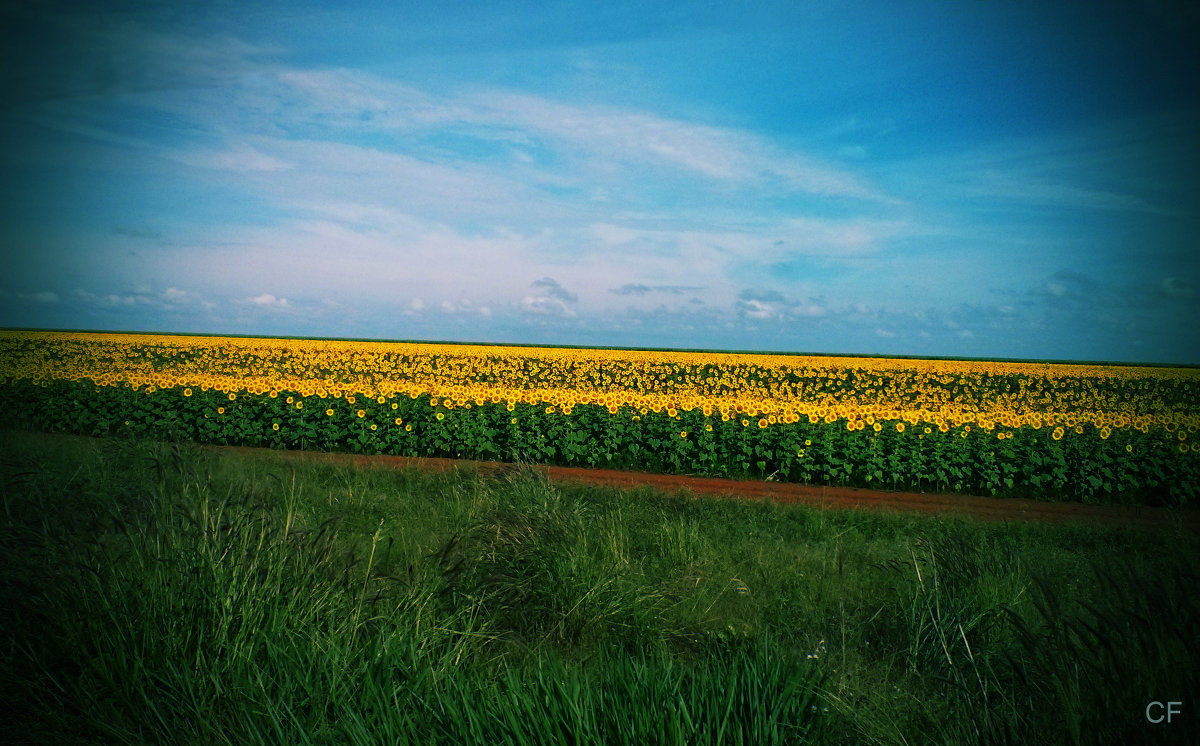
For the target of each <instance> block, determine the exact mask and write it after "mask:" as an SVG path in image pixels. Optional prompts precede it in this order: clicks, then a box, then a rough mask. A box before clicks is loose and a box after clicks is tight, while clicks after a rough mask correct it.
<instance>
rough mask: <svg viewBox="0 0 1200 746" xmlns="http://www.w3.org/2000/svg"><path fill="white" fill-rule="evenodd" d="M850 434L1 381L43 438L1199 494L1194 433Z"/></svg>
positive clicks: (1155, 500)
mask: <svg viewBox="0 0 1200 746" xmlns="http://www.w3.org/2000/svg"><path fill="white" fill-rule="evenodd" d="M288 399H292V400H293V401H291V402H289V401H288ZM547 410H549V411H547ZM360 413H361V415H360ZM397 420H398V421H399V424H397ZM743 423H746V424H743ZM847 424H848V423H847V422H846V421H845V420H837V421H834V422H832V423H826V422H820V423H816V424H814V423H810V422H809V421H808V420H803V419H802V420H800V421H799V422H796V423H773V424H770V425H768V426H766V427H760V426H759V423H758V419H757V418H756V417H752V416H747V415H736V416H734V417H732V418H730V419H728V420H723V419H722V418H721V417H719V416H705V415H704V414H703V412H701V411H699V410H692V411H686V412H677V413H675V414H674V415H672V414H671V413H670V412H668V411H666V410H663V411H657V412H656V411H651V410H646V411H634V410H631V409H629V408H627V407H626V408H621V409H620V410H618V411H617V413H616V414H610V413H609V412H608V411H607V410H606V409H604V408H603V407H599V406H594V405H585V404H580V405H575V406H574V407H566V408H564V406H557V407H546V406H533V405H528V404H521V403H517V404H514V405H513V408H512V409H511V410H509V409H508V408H507V407H506V406H505V405H503V404H474V403H472V402H466V403H465V404H462V405H456V404H454V403H453V402H450V401H449V400H431V399H429V398H427V397H424V396H422V397H418V398H412V397H408V396H398V397H395V398H391V399H385V400H384V401H382V402H380V401H378V400H375V399H365V398H358V399H355V400H352V398H345V399H343V398H335V397H329V398H322V397H320V396H310V397H307V398H302V397H301V396H300V395H299V394H298V393H297V392H280V393H279V394H278V396H275V397H271V396H269V395H267V394H262V395H257V396H256V395H252V394H245V393H243V394H239V395H237V396H236V397H235V398H234V399H230V398H229V396H228V395H226V394H222V393H220V392H216V391H212V390H209V391H201V390H196V391H192V390H190V389H189V390H187V392H185V391H183V390H180V389H160V390H155V391H151V392H147V391H145V390H143V391H135V390H132V389H129V388H119V387H101V386H95V385H93V384H91V383H87V382H83V383H76V382H69V381H48V382H44V383H42V384H33V383H29V382H13V383H8V384H4V385H0V425H2V426H7V427H17V428H23V429H31V430H40V431H45V432H69V433H76V434H81V435H108V434H117V435H122V436H127V437H148V438H157V439H162V440H169V441H175V442H189V441H190V442H197V443H208V444H221V445H248V446H260V447H269V448H282V449H306V450H326V451H347V452H352V453H390V454H398V455H404V456H436V457H450V458H467V459H483V460H506V461H511V462H531V463H545V464H558V465H565V466H587V467H602V468H614V469H631V470H641V471H657V472H666V473H676V474H680V473H682V474H703V475H711V476H720V477H735V478H757V479H762V478H768V479H777V480H783V481H793V482H802V483H808V484H827V485H838V486H854V487H870V488H875V489H889V490H903V491H940V492H955V493H967V494H977V495H992V496H1000V497H1029V498H1033V499H1039V500H1056V501H1063V500H1067V501H1082V502H1105V503H1138V504H1149V505H1185V504H1188V503H1191V502H1194V501H1195V500H1196V498H1197V490H1198V489H1200V454H1198V453H1197V452H1196V451H1194V450H1192V448H1191V444H1190V442H1189V441H1188V440H1187V438H1188V437H1189V436H1191V437H1193V439H1194V434H1190V433H1187V432H1186V431H1182V430H1180V431H1170V430H1168V429H1166V428H1156V429H1147V430H1146V431H1145V432H1143V431H1139V430H1137V429H1134V428H1121V429H1117V430H1114V431H1112V433H1111V436H1109V437H1102V434H1101V432H1100V431H1099V430H1097V429H1096V428H1094V427H1092V426H1090V425H1089V426H1087V427H1081V428H1079V429H1080V430H1082V432H1075V431H1069V432H1068V433H1067V434H1066V436H1065V437H1063V438H1062V439H1055V438H1054V437H1053V434H1052V433H1051V432H1050V430H1049V429H1035V428H1032V427H1021V428H1015V429H1012V430H1007V429H1003V428H1001V429H999V430H997V431H985V430H983V429H980V428H978V427H976V428H971V427H970V426H959V427H953V428H950V429H949V431H948V432H945V433H943V432H940V431H939V430H938V429H936V428H925V427H921V426H908V427H905V428H904V429H903V431H900V429H899V428H898V427H897V426H898V425H904V424H905V423H899V422H879V423H876V424H878V425H879V427H880V430H879V431H876V430H875V429H874V428H873V427H872V426H870V425H868V426H866V427H865V428H862V429H853V430H852V429H848V428H847ZM859 424H860V425H861V424H862V423H861V422H860V423H859ZM926 429H930V430H931V431H930V432H928V433H926V432H925V430H926ZM1010 433H1011V434H1010ZM999 434H1005V435H1007V436H1008V437H1005V438H1000V437H998V435H999Z"/></svg>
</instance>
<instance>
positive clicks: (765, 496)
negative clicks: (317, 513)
mask: <svg viewBox="0 0 1200 746" xmlns="http://www.w3.org/2000/svg"><path fill="white" fill-rule="evenodd" d="M216 449H217V450H231V451H238V452H243V453H269V454H272V455H275V456H280V457H284V458H296V459H303V460H315V461H327V462H331V463H337V464H353V465H354V466H359V467H364V466H365V467H384V468H391V469H405V468H409V467H415V468H418V469H422V470H425V471H434V472H441V471H450V470H453V469H455V468H459V467H463V466H471V467H474V468H477V469H478V470H479V471H480V472H481V473H490V472H497V471H506V470H512V469H513V468H514V466H513V465H512V464H506V463H498V462H492V461H460V460H456V459H444V458H410V457H405V456H386V455H375V456H363V455H354V454H344V453H322V452H312V451H273V450H268V449H254V448H239V447H233V446H221V447H216ZM531 468H533V469H535V470H537V471H540V472H542V473H543V474H545V475H546V476H547V478H548V479H549V480H550V481H551V482H557V483H561V484H565V483H572V482H574V483H583V484H589V485H600V486H608V487H618V488H626V489H631V488H638V487H649V488H651V489H655V490H659V491H662V492H665V493H668V494H675V493H678V492H680V491H682V492H684V493H685V494H686V493H690V494H691V495H695V496H711V497H723V498H734V499H746V500H769V501H771V502H775V503H783V504H790V503H802V504H804V505H809V506H812V507H817V508H822V509H831V510H846V509H853V510H889V511H893V512H900V513H920V514H926V515H946V514H950V515H960V516H965V517H969V518H977V519H983V520H990V521H1041V522H1048V523H1093V524H1101V525H1107V526H1129V527H1143V528H1157V529H1172V528H1174V529H1181V530H1184V531H1187V532H1190V533H1196V534H1200V509H1196V508H1161V507H1148V506H1137V505H1088V504H1083V503H1074V502H1058V503H1052V502H1038V501H1035V500H1027V499H1023V498H992V497H977V496H973V495H953V494H944V493H913V492H887V491H879V490H868V489H859V488H855V487H823V486H811V485H802V484H789V483H784V482H768V481H747V480H732V479H717V478H712V477H693V476H684V475H673V474H647V473H642V472H630V471H613V470H608V469H582V468H574V467H564V466H532V467H531Z"/></svg>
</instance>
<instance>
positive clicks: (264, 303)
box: [246, 293, 288, 308]
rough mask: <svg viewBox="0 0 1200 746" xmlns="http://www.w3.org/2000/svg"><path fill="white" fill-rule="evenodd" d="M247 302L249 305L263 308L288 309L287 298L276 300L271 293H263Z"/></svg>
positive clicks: (248, 299)
mask: <svg viewBox="0 0 1200 746" xmlns="http://www.w3.org/2000/svg"><path fill="white" fill-rule="evenodd" d="M246 301H247V302H248V303H252V304H254V305H256V306H261V307H263V308H287V307H288V301H287V298H276V297H275V296H274V295H271V294H270V293H263V294H261V295H256V296H254V297H253V298H247V299H246Z"/></svg>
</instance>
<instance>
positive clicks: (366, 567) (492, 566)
mask: <svg viewBox="0 0 1200 746" xmlns="http://www.w3.org/2000/svg"><path fill="white" fill-rule="evenodd" d="M0 496H2V498H3V509H4V512H3V522H2V531H0V580H2V583H0V607H2V608H4V609H7V610H9V611H8V612H7V623H6V624H5V625H4V631H3V633H2V636H0V639H2V640H3V643H4V644H3V647H2V648H0V650H2V651H3V660H2V661H0V664H2V666H3V671H4V673H3V674H0V696H3V697H4V698H5V700H6V701H7V702H9V703H12V704H15V705H16V707H13V708H11V710H12V711H16V712H19V713H22V714H21V716H20V717H18V718H16V719H13V720H9V721H8V722H7V723H6V724H5V725H3V726H0V737H2V738H3V739H4V740H7V741H13V740H17V739H25V740H31V741H35V742H72V741H74V742H84V743H99V742H103V743H129V744H133V743H159V742H172V743H174V742H180V741H183V742H195V743H322V744H326V743H327V744H345V743H351V744H358V743H363V744H366V743H514V744H519V743H560V742H567V743H756V744H757V743H874V744H902V743H927V742H928V743H946V744H954V743H1032V742H1041V743H1114V744H1115V743H1129V742H1157V743H1161V742H1177V743H1186V742H1190V741H1191V740H1192V738H1191V736H1193V735H1194V730H1193V728H1194V725H1193V724H1194V722H1195V720H1194V714H1190V713H1189V705H1191V706H1194V703H1195V702H1196V697H1195V695H1196V674H1195V672H1194V668H1193V666H1192V665H1191V661H1194V660H1196V659H1197V656H1196V652H1197V651H1196V643H1195V636H1194V635H1193V634H1192V633H1191V632H1192V630H1194V629H1195V623H1196V621H1197V617H1198V614H1197V611H1198V607H1200V603H1198V602H1197V601H1196V598H1195V593H1194V588H1195V587H1196V579H1197V578H1196V574H1197V567H1200V564H1198V563H1197V543H1196V539H1195V537H1193V536H1190V535H1187V534H1183V533H1170V532H1167V533H1157V534H1146V533H1139V532H1134V531H1127V530H1112V529H1101V528H1097V527H1062V526H1059V527H1042V526H1031V525H1024V524H1022V525H993V524H976V523H972V522H969V521H965V520H962V519H930V518H916V517H902V516H896V515H889V514H869V513H834V512H823V511H817V510H813V509H808V508H795V507H789V508H783V507H779V506H772V505H767V504H758V503H737V502H733V501H716V500H696V499H692V498H690V497H688V496H686V495H675V496H667V495H663V494H660V493H655V492H652V491H649V490H645V489H643V490H637V491H632V492H621V491H617V490H611V489H598V488H592V487H583V486H578V487H577V486H570V485H567V486H560V485H552V484H549V483H547V482H546V480H545V478H544V477H542V476H540V475H538V474H536V473H533V472H529V471H525V470H521V469H514V470H512V471H510V472H508V473H504V474H500V475H497V476H491V477H483V476H480V475H478V474H474V473H471V472H470V471H459V472H455V473H452V474H448V475H438V476H432V475H426V474H421V473H418V472H413V471H409V472H394V471H384V470H366V469H360V470H355V469H350V468H346V467H337V466H332V465H329V464H315V463H314V464H297V463H295V462H292V461H283V460H280V459H278V458H272V457H266V458H262V457H258V456H238V455H229V454H220V455H218V454H214V453H211V452H206V451H201V450H198V449H194V448H180V447H171V446H165V445H161V444H154V443H135V442H129V441H120V440H82V439H69V438H50V437H44V436H28V435H15V434H0ZM1154 700H1159V701H1182V702H1184V706H1183V709H1184V713H1183V717H1184V719H1183V720H1180V719H1179V718H1178V717H1177V718H1176V719H1175V721H1174V722H1173V723H1172V724H1170V725H1167V724H1165V723H1164V724H1160V725H1152V724H1150V723H1148V722H1147V721H1146V718H1145V714H1144V713H1145V707H1146V705H1147V704H1148V703H1149V702H1150V701H1154Z"/></svg>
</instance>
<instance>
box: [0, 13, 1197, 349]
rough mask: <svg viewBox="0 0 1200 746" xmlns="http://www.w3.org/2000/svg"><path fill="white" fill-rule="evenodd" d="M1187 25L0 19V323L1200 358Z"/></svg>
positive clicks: (656, 17) (651, 17)
mask: <svg viewBox="0 0 1200 746" xmlns="http://www.w3.org/2000/svg"><path fill="white" fill-rule="evenodd" d="M1196 7H1197V6H1195V5H1194V4H1193V3H1190V2H1183V1H1180V2H1174V1H1172V0H1160V1H1158V2H1154V1H1150V0H1146V1H1144V2H1136V1H1134V0H1130V1H1129V2H1120V3H1115V2H1112V3H1106V2H1078V3H1068V2H1055V3H1045V2H1021V1H1020V0H1016V1H1012V2H999V1H993V0H971V1H969V2H967V1H960V2H945V1H940V0H939V1H936V2H935V1H933V0H929V1H922V0H912V1H909V2H795V1H792V2H782V3H769V2H754V3H747V4H740V3H731V2H722V3H702V2H682V3H645V2H629V3H624V2H614V1H612V0H607V1H605V2H569V3H534V2H488V3H480V2H473V3H455V2H437V3H403V2H401V3H391V2H379V3H370V2H350V3H312V2H303V1H302V0H301V1H299V2H296V1H292V2H280V3H250V2H245V3H242V2H228V3H224V2H210V3H203V4H194V3H188V4H184V3H170V2H159V3H150V2H125V3H119V2H110V3H100V4H96V3H86V4H85V3H78V4H72V3H40V2H27V3H15V4H10V5H7V6H5V8H6V9H5V10H0V29H3V30H2V31H0V41H2V42H3V50H2V51H0V61H2V62H0V107H2V110H3V116H2V117H0V164H2V168H3V174H4V177H3V179H2V180H0V190H3V194H2V195H0V242H2V243H0V245H2V246H3V252H4V253H3V256H4V258H5V263H4V272H3V273H2V274H0V325H4V326H20V327H47V328H89V329H114V330H115V329H121V330H146V331H180V332H204V333H217V334H220V333H237V334H265V335H275V334H283V335H311V336H336V337H371V338H389V339H440V340H457V341H487V342H514V343H535V344H536V343H549V344H574V345H585V346H586V345H607V346H652V347H680V348H717V349H743V350H745V349H758V350H774V351H795V352H839V353H876V354H906V355H939V356H941V355H944V356H973V357H1034V358H1054V359H1074V360H1082V359H1090V360H1120V361H1144V362H1172V363H1189V364H1195V363H1200V332H1198V331H1197V329H1198V328H1200V324H1197V323H1196V322H1197V319H1200V303H1198V296H1197V293H1198V291H1200V264H1198V262H1197V258H1196V250H1197V248H1200V246H1198V244H1197V240H1198V239H1197V236H1200V190H1198V189H1197V182H1196V175H1197V174H1200V95H1198V94H1200V65H1198V62H1197V55H1196V54H1195V52H1194V50H1193V49H1192V48H1191V47H1192V46H1194V44H1193V43H1192V42H1193V41H1194V39H1195V38H1196V36H1197V33H1198V32H1200V12H1198V11H1197V10H1196Z"/></svg>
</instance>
